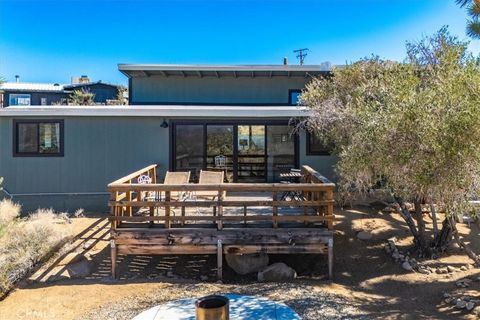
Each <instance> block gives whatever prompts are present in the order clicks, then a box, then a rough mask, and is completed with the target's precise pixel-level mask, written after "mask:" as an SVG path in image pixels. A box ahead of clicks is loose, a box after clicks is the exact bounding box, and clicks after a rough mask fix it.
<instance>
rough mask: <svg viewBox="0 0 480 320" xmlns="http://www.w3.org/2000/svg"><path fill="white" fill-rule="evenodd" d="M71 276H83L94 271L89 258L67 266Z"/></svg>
mask: <svg viewBox="0 0 480 320" xmlns="http://www.w3.org/2000/svg"><path fill="white" fill-rule="evenodd" d="M67 272H68V274H69V276H70V278H83V277H86V276H88V275H90V274H91V273H92V263H91V262H90V261H87V260H82V261H80V262H77V263H74V264H71V265H69V266H68V268H67Z"/></svg>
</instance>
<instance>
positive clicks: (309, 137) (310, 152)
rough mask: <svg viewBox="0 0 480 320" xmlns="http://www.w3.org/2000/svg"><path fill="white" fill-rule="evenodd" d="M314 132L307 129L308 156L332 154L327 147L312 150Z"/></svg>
mask: <svg viewBox="0 0 480 320" xmlns="http://www.w3.org/2000/svg"><path fill="white" fill-rule="evenodd" d="M314 137H315V136H314V134H312V133H311V132H309V131H307V132H306V139H305V142H306V145H307V148H306V149H307V150H306V151H307V156H330V155H331V152H330V151H329V150H328V149H327V148H325V149H324V150H321V151H319V150H312V145H311V144H312V138H314Z"/></svg>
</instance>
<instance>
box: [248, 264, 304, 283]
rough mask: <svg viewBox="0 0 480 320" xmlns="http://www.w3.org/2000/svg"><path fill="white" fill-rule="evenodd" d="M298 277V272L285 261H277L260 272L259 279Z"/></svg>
mask: <svg viewBox="0 0 480 320" xmlns="http://www.w3.org/2000/svg"><path fill="white" fill-rule="evenodd" d="M296 277H297V272H295V270H293V269H292V268H290V267H289V266H287V265H286V264H285V263H283V262H277V263H274V264H272V265H269V266H268V267H266V268H265V269H263V270H262V271H259V272H258V275H257V278H258V281H276V282H281V281H289V280H293V279H295V278H296Z"/></svg>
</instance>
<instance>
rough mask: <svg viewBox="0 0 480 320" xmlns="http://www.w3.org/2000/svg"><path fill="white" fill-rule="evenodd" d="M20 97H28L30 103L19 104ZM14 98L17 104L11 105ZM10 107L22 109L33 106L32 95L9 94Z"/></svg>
mask: <svg viewBox="0 0 480 320" xmlns="http://www.w3.org/2000/svg"><path fill="white" fill-rule="evenodd" d="M18 96H28V100H29V103H28V104H18V98H19V97H18ZM12 98H14V99H15V101H16V102H17V103H16V104H11V102H12ZM8 105H9V106H20V107H25V106H31V105H32V95H31V94H30V93H9V94H8Z"/></svg>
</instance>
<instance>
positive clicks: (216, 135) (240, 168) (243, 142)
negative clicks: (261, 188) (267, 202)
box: [172, 122, 298, 182]
mask: <svg viewBox="0 0 480 320" xmlns="http://www.w3.org/2000/svg"><path fill="white" fill-rule="evenodd" d="M172 133H173V135H174V136H173V139H172V141H173V150H172V151H173V155H172V156H173V162H172V167H173V170H175V171H185V170H189V171H191V172H192V175H191V176H192V180H193V181H196V179H197V178H198V174H199V171H200V170H202V169H207V170H221V171H224V172H225V177H226V179H225V180H226V181H228V182H275V181H279V180H281V179H280V173H282V172H288V171H290V169H291V168H294V167H296V164H297V157H298V154H297V151H296V139H297V137H296V135H293V134H291V127H290V126H288V125H287V124H282V123H278V124H270V123H269V124H258V123H255V124H248V123H241V122H240V123H221V124H220V123H218V124H217V123H212V124H210V123H188V124H182V123H178V124H174V125H173V130H172Z"/></svg>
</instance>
